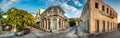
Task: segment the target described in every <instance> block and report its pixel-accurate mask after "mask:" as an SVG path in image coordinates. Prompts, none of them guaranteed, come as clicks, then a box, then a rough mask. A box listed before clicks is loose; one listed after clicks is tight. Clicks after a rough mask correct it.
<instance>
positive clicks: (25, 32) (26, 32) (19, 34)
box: [14, 28, 30, 36]
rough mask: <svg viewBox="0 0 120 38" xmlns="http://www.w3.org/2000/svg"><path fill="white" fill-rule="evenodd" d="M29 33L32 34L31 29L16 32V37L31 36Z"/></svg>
mask: <svg viewBox="0 0 120 38" xmlns="http://www.w3.org/2000/svg"><path fill="white" fill-rule="evenodd" d="M29 33H30V29H28V28H25V29H23V30H19V31H18V32H15V33H14V35H16V36H22V35H25V34H29Z"/></svg>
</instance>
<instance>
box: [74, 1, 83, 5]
mask: <svg viewBox="0 0 120 38" xmlns="http://www.w3.org/2000/svg"><path fill="white" fill-rule="evenodd" d="M73 2H74V3H75V5H78V6H82V4H81V3H80V2H79V1H78V0H73Z"/></svg>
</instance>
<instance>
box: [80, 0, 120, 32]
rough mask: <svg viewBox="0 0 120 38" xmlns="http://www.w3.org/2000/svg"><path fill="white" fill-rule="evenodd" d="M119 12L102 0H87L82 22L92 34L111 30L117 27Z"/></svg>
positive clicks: (81, 18) (86, 30) (85, 29)
mask: <svg viewBox="0 0 120 38" xmlns="http://www.w3.org/2000/svg"><path fill="white" fill-rule="evenodd" d="M117 18H118V14H117V12H116V11H115V10H114V9H113V8H111V7H110V6H109V5H107V4H105V3H104V2H102V1H101V0H87V2H86V4H85V6H84V8H83V11H82V15H81V16H80V20H81V22H80V24H81V26H82V27H84V31H85V32H86V33H90V34H96V33H102V32H109V31H113V30H116V29H117V22H118V19H117Z"/></svg>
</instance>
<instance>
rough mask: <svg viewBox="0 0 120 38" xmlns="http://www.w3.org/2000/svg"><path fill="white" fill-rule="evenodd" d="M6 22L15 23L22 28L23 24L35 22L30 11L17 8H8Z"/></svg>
mask: <svg viewBox="0 0 120 38" xmlns="http://www.w3.org/2000/svg"><path fill="white" fill-rule="evenodd" d="M6 15H7V18H6V20H7V23H8V24H14V25H17V27H19V28H24V25H28V26H29V25H32V24H34V23H35V19H34V17H33V16H32V14H31V13H28V12H27V11H24V10H21V9H17V8H10V9H9V10H8V11H7V12H6Z"/></svg>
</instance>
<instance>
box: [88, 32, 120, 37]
mask: <svg viewBox="0 0 120 38" xmlns="http://www.w3.org/2000/svg"><path fill="white" fill-rule="evenodd" d="M90 38H120V32H119V31H112V32H106V33H101V34H99V35H92V36H91V37H90Z"/></svg>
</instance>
